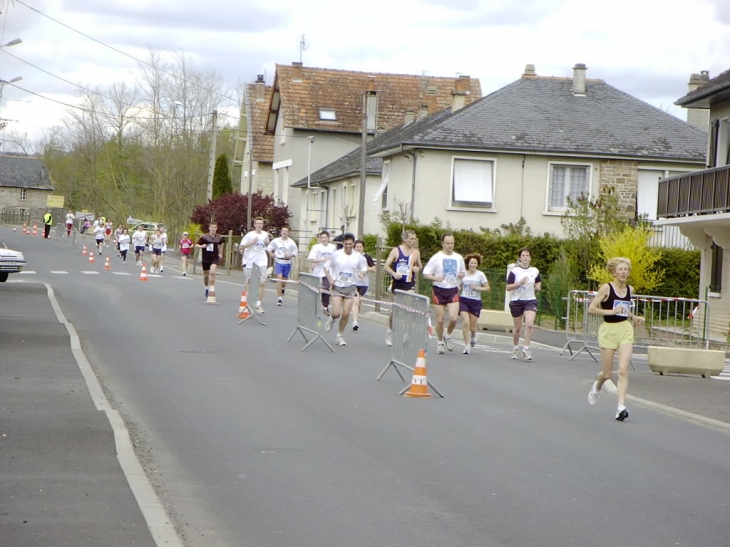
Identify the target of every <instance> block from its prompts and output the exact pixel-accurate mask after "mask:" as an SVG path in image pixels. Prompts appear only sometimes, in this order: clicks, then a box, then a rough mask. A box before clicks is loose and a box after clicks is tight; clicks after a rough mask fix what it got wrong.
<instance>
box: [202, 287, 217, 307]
mask: <svg viewBox="0 0 730 547" xmlns="http://www.w3.org/2000/svg"><path fill="white" fill-rule="evenodd" d="M205 303H206V304H217V303H218V302H216V300H215V285H211V286H210V287H208V299H207V300H206V301H205Z"/></svg>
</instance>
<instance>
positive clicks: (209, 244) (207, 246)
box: [205, 243, 213, 253]
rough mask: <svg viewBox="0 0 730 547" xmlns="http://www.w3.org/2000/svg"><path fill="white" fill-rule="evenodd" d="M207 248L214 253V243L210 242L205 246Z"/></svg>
mask: <svg viewBox="0 0 730 547" xmlns="http://www.w3.org/2000/svg"><path fill="white" fill-rule="evenodd" d="M205 250H206V251H208V252H209V253H212V252H213V244H212V243H208V244H207V245H206V246H205Z"/></svg>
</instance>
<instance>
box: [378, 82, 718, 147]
mask: <svg viewBox="0 0 730 547" xmlns="http://www.w3.org/2000/svg"><path fill="white" fill-rule="evenodd" d="M572 85H573V81H572V79H571V78H549V77H533V76H524V77H522V78H520V79H519V80H517V81H515V82H513V83H511V84H509V85H507V86H505V87H503V88H502V89H499V90H498V91H495V92H494V93H492V94H490V95H487V96H486V97H484V98H482V99H480V100H479V101H477V102H475V103H473V104H471V105H469V106H467V107H464V108H461V109H459V110H458V111H456V112H454V113H453V114H451V115H449V116H446V117H444V118H443V119H442V120H440V121H438V122H436V123H431V124H429V125H427V126H426V127H425V128H423V129H422V130H420V131H417V132H415V133H414V132H413V130H412V129H409V127H408V126H404V127H403V128H401V129H399V130H397V131H396V132H394V133H393V134H392V135H389V138H388V140H383V141H382V145H381V146H379V147H377V148H372V149H371V152H370V153H381V154H382V153H383V152H385V151H386V150H388V149H389V148H392V147H394V146H401V145H403V144H405V145H413V146H434V147H440V148H450V149H453V148H458V149H465V150H468V149H475V150H491V151H497V152H499V151H506V152H517V153H521V152H526V153H545V154H548V153H556V154H580V155H593V156H614V157H620V158H626V157H629V158H632V157H633V158H637V157H640V158H655V159H672V160H678V161H704V158H705V153H706V145H707V134H706V133H705V132H704V131H702V130H700V129H697V128H696V127H694V126H692V125H690V124H688V123H686V122H684V121H682V120H680V119H678V118H675V117H674V116H672V115H670V114H667V113H666V112H663V111H661V110H659V109H658V108H655V107H653V106H651V105H649V104H647V103H645V102H643V101H640V100H639V99H636V98H635V97H632V96H631V95H628V94H626V93H624V92H622V91H619V90H618V89H616V88H614V87H612V86H610V85H608V84H606V83H605V82H603V81H602V80H587V81H586V94H585V96H577V95H573V93H572V92H571V88H572ZM399 132H400V133H399Z"/></svg>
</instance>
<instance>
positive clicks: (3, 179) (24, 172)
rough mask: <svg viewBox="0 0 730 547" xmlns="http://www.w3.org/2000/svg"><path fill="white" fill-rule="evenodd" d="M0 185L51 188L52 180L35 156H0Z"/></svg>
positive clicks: (37, 188)
mask: <svg viewBox="0 0 730 547" xmlns="http://www.w3.org/2000/svg"><path fill="white" fill-rule="evenodd" d="M0 186H2V187H10V188H32V189H36V190H53V181H52V180H51V177H50V175H49V174H48V170H47V169H46V168H45V166H44V165H43V162H42V161H41V160H39V159H37V158H28V157H24V156H0Z"/></svg>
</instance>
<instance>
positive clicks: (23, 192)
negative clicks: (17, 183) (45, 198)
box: [20, 188, 28, 199]
mask: <svg viewBox="0 0 730 547" xmlns="http://www.w3.org/2000/svg"><path fill="white" fill-rule="evenodd" d="M20 199H28V189H27V188H21V189H20Z"/></svg>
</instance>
